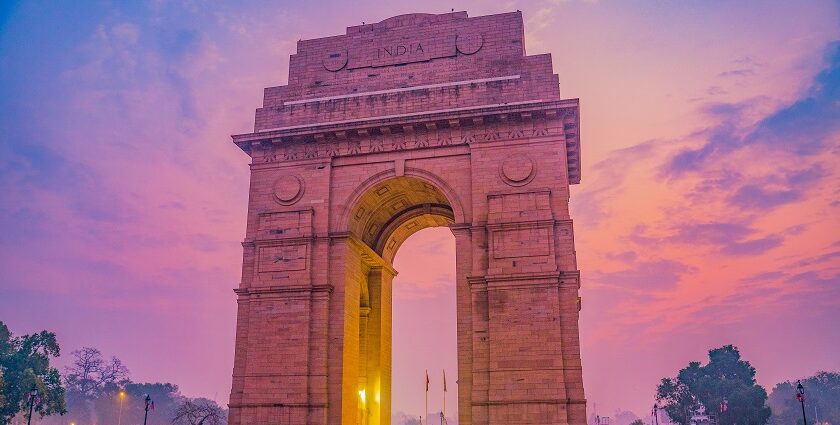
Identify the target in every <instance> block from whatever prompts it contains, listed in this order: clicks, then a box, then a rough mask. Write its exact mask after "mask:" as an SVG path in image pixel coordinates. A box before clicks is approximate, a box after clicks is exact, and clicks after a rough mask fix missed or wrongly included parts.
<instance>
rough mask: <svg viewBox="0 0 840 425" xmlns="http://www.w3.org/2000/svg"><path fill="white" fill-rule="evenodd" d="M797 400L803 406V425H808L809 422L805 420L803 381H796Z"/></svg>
mask: <svg viewBox="0 0 840 425" xmlns="http://www.w3.org/2000/svg"><path fill="white" fill-rule="evenodd" d="M796 399H797V400H799V404H801V405H802V424H803V425H808V420H807V419H805V387H803V386H802V381H796Z"/></svg>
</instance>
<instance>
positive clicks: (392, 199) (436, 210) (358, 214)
mask: <svg viewBox="0 0 840 425" xmlns="http://www.w3.org/2000/svg"><path fill="white" fill-rule="evenodd" d="M454 220H455V218H454V214H453V211H452V206H451V204H450V202H449V200H448V199H447V198H446V196H445V195H444V194H443V193H442V192H441V191H440V190H439V189H438V188H436V187H435V186H434V185H432V184H430V183H428V182H426V181H424V180H421V179H419V178H416V177H408V176H403V177H394V178H391V179H388V180H386V181H383V182H380V183H378V184H376V185H375V186H373V187H372V188H370V189H368V190H367V191H366V192H365V193H364V194H363V195H362V196H361V197H360V199H359V200H358V201H357V202H356V205H355V206H354V207H353V208H352V210H351V217H350V221H349V223H348V227H349V229H348V230H350V232H351V233H353V234H354V235H355V236H357V237H358V238H359V239H360V240H361V241H362V242H364V243H365V244H366V245H367V246H368V247H370V248H371V249H372V250H373V251H374V252H376V253H377V254H378V255H379V256H380V257H382V259H383V260H385V261H386V262H388V263H389V264H391V263H392V262H393V260H394V256H395V255H396V253H397V250H398V249H399V247H400V245H402V243H403V242H405V240H406V239H408V237H409V236H411V235H412V234H414V233H416V232H417V231H419V230H422V229H425V228H427V227H438V226H448V225H450V224H452V223H454Z"/></svg>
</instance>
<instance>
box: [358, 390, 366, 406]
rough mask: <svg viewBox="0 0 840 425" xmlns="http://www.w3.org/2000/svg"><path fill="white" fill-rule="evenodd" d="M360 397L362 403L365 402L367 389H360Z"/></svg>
mask: <svg viewBox="0 0 840 425" xmlns="http://www.w3.org/2000/svg"><path fill="white" fill-rule="evenodd" d="M359 398H360V399H362V403H365V390H364V389H361V390H359Z"/></svg>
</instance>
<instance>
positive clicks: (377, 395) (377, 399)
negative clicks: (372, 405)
mask: <svg viewBox="0 0 840 425" xmlns="http://www.w3.org/2000/svg"><path fill="white" fill-rule="evenodd" d="M376 402H377V403H379V391H377V392H376Z"/></svg>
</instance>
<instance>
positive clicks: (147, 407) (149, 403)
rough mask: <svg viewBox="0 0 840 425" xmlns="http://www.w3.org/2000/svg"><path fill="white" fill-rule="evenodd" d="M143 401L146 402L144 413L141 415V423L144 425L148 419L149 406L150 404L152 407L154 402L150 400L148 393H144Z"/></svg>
mask: <svg viewBox="0 0 840 425" xmlns="http://www.w3.org/2000/svg"><path fill="white" fill-rule="evenodd" d="M144 401H145V402H146V413H145V414H144V415H143V425H146V419H149V406H152V408H153V409H154V403H153V402H152V397H150V396H149V395H148V394H146V398H145V399H144Z"/></svg>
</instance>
